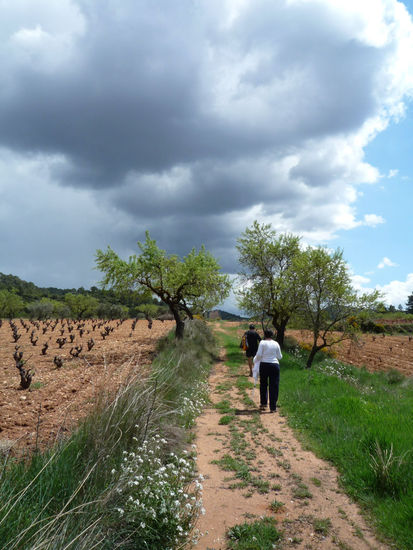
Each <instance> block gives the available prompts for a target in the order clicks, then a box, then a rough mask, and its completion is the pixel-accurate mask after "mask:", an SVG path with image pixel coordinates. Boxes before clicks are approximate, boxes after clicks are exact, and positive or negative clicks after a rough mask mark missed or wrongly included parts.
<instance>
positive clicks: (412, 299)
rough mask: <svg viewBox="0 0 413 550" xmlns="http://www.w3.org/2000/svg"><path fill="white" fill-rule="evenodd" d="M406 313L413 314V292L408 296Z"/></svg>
mask: <svg viewBox="0 0 413 550" xmlns="http://www.w3.org/2000/svg"><path fill="white" fill-rule="evenodd" d="M406 313H410V314H413V294H410V296H408V297H407V303H406Z"/></svg>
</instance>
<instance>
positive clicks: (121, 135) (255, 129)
mask: <svg viewBox="0 0 413 550" xmlns="http://www.w3.org/2000/svg"><path fill="white" fill-rule="evenodd" d="M194 6H195V4H194V3H193V2H190V1H189V0H188V1H180V2H173V3H171V2H169V1H166V0H164V1H163V2H157V3H156V4H154V3H148V2H144V1H141V2H130V1H129V2H122V3H121V4H120V5H119V6H117V5H115V4H113V3H107V2H104V3H100V2H83V3H80V4H79V7H80V10H81V13H82V15H83V17H84V20H85V31H84V33H83V35H80V36H76V37H75V38H74V44H73V53H72V56H71V58H70V59H69V61H67V62H66V63H63V64H62V66H58V67H57V68H56V69H55V70H54V71H51V72H50V71H49V72H47V71H43V70H42V69H41V67H39V66H38V65H36V64H34V65H30V66H23V67H21V66H20V67H18V69H17V68H15V67H14V68H13V67H12V68H11V69H10V74H9V75H8V76H9V78H10V79H11V80H12V83H13V85H12V86H11V87H10V90H11V91H10V93H5V94H2V96H1V98H0V140H1V142H2V143H3V145H5V146H7V147H11V148H13V149H15V150H19V151H22V152H24V151H41V152H49V153H61V154H63V155H65V156H66V158H67V160H68V163H67V164H66V166H65V169H64V170H63V168H61V170H60V171H58V172H57V173H56V174H55V176H56V178H58V179H60V180H61V181H63V182H65V183H66V184H70V185H74V186H78V185H80V186H82V187H84V186H89V187H106V186H112V185H117V184H119V182H120V180H122V178H123V177H124V176H125V175H126V174H127V173H128V172H129V171H131V170H135V171H156V170H164V169H167V168H170V167H171V166H174V165H176V164H179V163H191V162H195V161H199V160H202V159H211V158H212V159H214V158H216V159H221V160H222V159H227V160H230V159H234V158H238V157H242V156H245V155H248V154H250V155H251V154H252V155H254V154H262V152H263V151H268V150H272V149H274V148H277V149H278V150H279V151H283V150H285V148H286V147H289V146H291V145H292V144H295V145H296V146H297V145H299V143H300V142H302V140H303V139H305V138H306V137H309V136H314V135H323V134H326V133H328V132H343V131H348V130H350V129H351V128H354V127H355V126H356V125H357V124H360V122H361V121H362V120H363V118H364V117H366V115H368V114H369V111H371V110H372V109H373V108H374V104H375V100H374V96H373V94H372V88H371V82H370V80H371V78H372V75H374V74H375V67H376V66H377V64H378V63H379V62H380V59H381V53H380V51H379V50H377V48H372V47H367V46H366V45H363V44H361V43H360V42H356V41H348V40H345V39H343V36H342V35H341V34H340V33H339V32H337V30H339V29H337V28H336V27H339V23H338V22H336V21H335V20H334V18H333V15H332V14H329V13H328V11H326V10H325V9H323V8H322V7H321V6H319V7H314V6H311V12H312V15H313V18H312V19H311V21H310V19H309V18H308V17H309V10H310V7H308V6H307V7H305V6H304V7H303V6H296V7H292V8H290V9H286V8H285V6H284V5H283V3H279V4H278V7H275V6H274V4H273V3H268V2H261V3H260V9H256V7H255V6H252V7H251V8H250V9H249V10H246V11H245V13H244V14H243V15H242V17H240V18H239V21H238V22H237V23H235V24H234V25H233V29H231V30H230V32H228V30H225V31H222V30H219V29H217V28H215V25H217V24H218V23H219V13H215V14H214V15H213V16H211V17H210V18H208V17H206V16H208V11H207V12H206V13H202V11H200V10H199V9H198V10H197V9H195V7H194ZM292 23H294V24H292ZM304 24H305V25H306V26H307V28H306V32H305V33H304V32H303V25H304ZM213 40H214V41H216V42H215V43H214V42H213ZM211 51H212V57H213V59H212V61H211V59H209V56H211ZM251 54H253V55H255V56H256V59H257V61H256V64H255V66H254V67H251V68H248V69H245V70H244V69H242V68H241V69H240V74H239V84H238V85H236V88H235V89H234V91H233V92H231V95H232V96H233V97H230V98H228V105H227V108H226V109H225V108H224V111H223V112H220V111H219V110H217V109H216V107H215V103H216V101H217V99H218V100H220V98H217V97H216V95H217V93H218V92H216V91H215V90H214V87H215V86H217V85H219V84H220V83H221V84H222V82H225V80H226V78H227V76H226V75H225V74H223V75H222V76H221V77H220V81H221V82H217V81H216V80H214V78H216V76H215V77H211V80H209V76H210V74H213V73H214V69H215V67H216V65H215V64H216V63H218V67H216V68H217V69H219V70H222V71H225V70H231V65H232V64H231V61H230V60H229V62H228V63H226V62H225V59H226V58H228V57H230V56H231V55H233V56H234V61H235V65H237V64H239V65H240V66H242V63H243V60H244V59H245V58H246V56H248V55H251ZM356 58H357V64H355V63H354V59H356ZM338 60H339V63H338ZM361 77H362V78H361ZM296 78H297V79H298V81H297V84H298V85H301V86H304V87H305V89H303V90H301V91H300V93H297V91H295V92H294V94H291V93H287V92H288V90H290V88H291V84H290V81H292V82H294V79H296ZM263 88H264V91H265V88H267V89H268V90H267V92H265V93H266V94H267V97H264V98H262V99H259V103H260V104H261V105H263V106H264V108H265V109H267V110H268V115H269V116H268V117H266V119H265V120H262V119H261V120H260V119H259V118H258V119H257V121H256V123H255V124H254V119H255V117H254V114H253V113H251V114H250V115H248V116H246V115H245V113H243V112H242V111H241V112H235V113H232V112H231V111H232V109H233V108H234V105H235V108H237V107H236V105H237V103H240V109H242V108H244V109H245V108H246V109H248V104H249V103H250V100H251V98H253V97H254V94H257V97H259V96H260V94H261V93H262V92H263ZM338 95H339V97H340V101H337V97H338ZM277 102H278V103H279V104H277ZM258 107H259V106H258ZM254 108H255V105H252V106H251V109H254ZM225 111H227V112H225Z"/></svg>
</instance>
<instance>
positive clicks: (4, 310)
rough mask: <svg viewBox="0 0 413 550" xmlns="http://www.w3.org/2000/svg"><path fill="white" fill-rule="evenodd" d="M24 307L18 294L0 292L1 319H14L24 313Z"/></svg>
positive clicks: (6, 291) (5, 291)
mask: <svg viewBox="0 0 413 550" xmlns="http://www.w3.org/2000/svg"><path fill="white" fill-rule="evenodd" d="M23 307H24V303H23V300H22V299H21V298H20V296H18V295H17V294H16V292H10V291H8V290H0V318H3V317H8V318H9V319H12V318H13V317H16V316H17V315H19V314H20V313H21V312H22V311H23Z"/></svg>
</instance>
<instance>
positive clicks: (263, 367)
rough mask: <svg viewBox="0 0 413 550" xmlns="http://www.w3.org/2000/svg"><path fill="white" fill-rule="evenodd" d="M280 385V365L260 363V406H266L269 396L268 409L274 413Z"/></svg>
mask: <svg viewBox="0 0 413 550" xmlns="http://www.w3.org/2000/svg"><path fill="white" fill-rule="evenodd" d="M279 385H280V365H278V363H260V401H261V405H262V406H266V405H267V400H268V394H269V395H270V409H271V410H272V411H275V409H276V408H277V401H278V388H279Z"/></svg>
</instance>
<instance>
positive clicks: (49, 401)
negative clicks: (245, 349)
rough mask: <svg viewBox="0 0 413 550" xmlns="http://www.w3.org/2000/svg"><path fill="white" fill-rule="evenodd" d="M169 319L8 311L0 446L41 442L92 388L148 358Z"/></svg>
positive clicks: (78, 410)
mask: <svg viewBox="0 0 413 550" xmlns="http://www.w3.org/2000/svg"><path fill="white" fill-rule="evenodd" d="M173 325H174V323H173V322H172V321H165V322H161V321H154V322H153V324H152V326H151V328H149V324H148V322H147V321H146V320H139V321H137V320H126V321H120V320H112V321H104V320H96V319H95V320H86V321H79V322H77V321H70V320H65V319H63V320H53V321H28V320H24V319H15V320H14V321H11V322H9V321H4V320H3V322H2V323H1V326H0V451H1V450H3V451H4V450H7V449H8V448H12V449H13V452H19V453H21V452H22V451H24V450H25V449H26V450H29V449H30V450H33V449H36V448H44V447H45V445H47V444H49V443H51V442H53V441H55V440H57V439H58V438H59V437H62V435H64V434H65V432H68V431H69V430H70V429H71V428H73V426H75V425H76V423H77V422H78V421H79V419H81V418H83V417H84V416H85V415H86V414H87V412H88V410H89V408H90V405H91V404H92V403H93V402H94V401H95V399H96V396H97V394H98V393H99V392H100V391H101V390H102V389H103V388H104V389H107V390H112V389H113V390H114V389H116V388H117V387H119V385H120V384H122V382H123V381H125V380H126V379H127V378H128V377H130V376H131V375H132V374H133V373H134V372H136V370H137V369H143V368H145V366H147V365H148V364H150V363H151V361H152V358H153V355H154V351H155V346H156V342H157V341H158V340H159V338H160V337H161V336H163V335H165V334H166V333H167V332H169V331H170V330H171V328H172V326H173Z"/></svg>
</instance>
